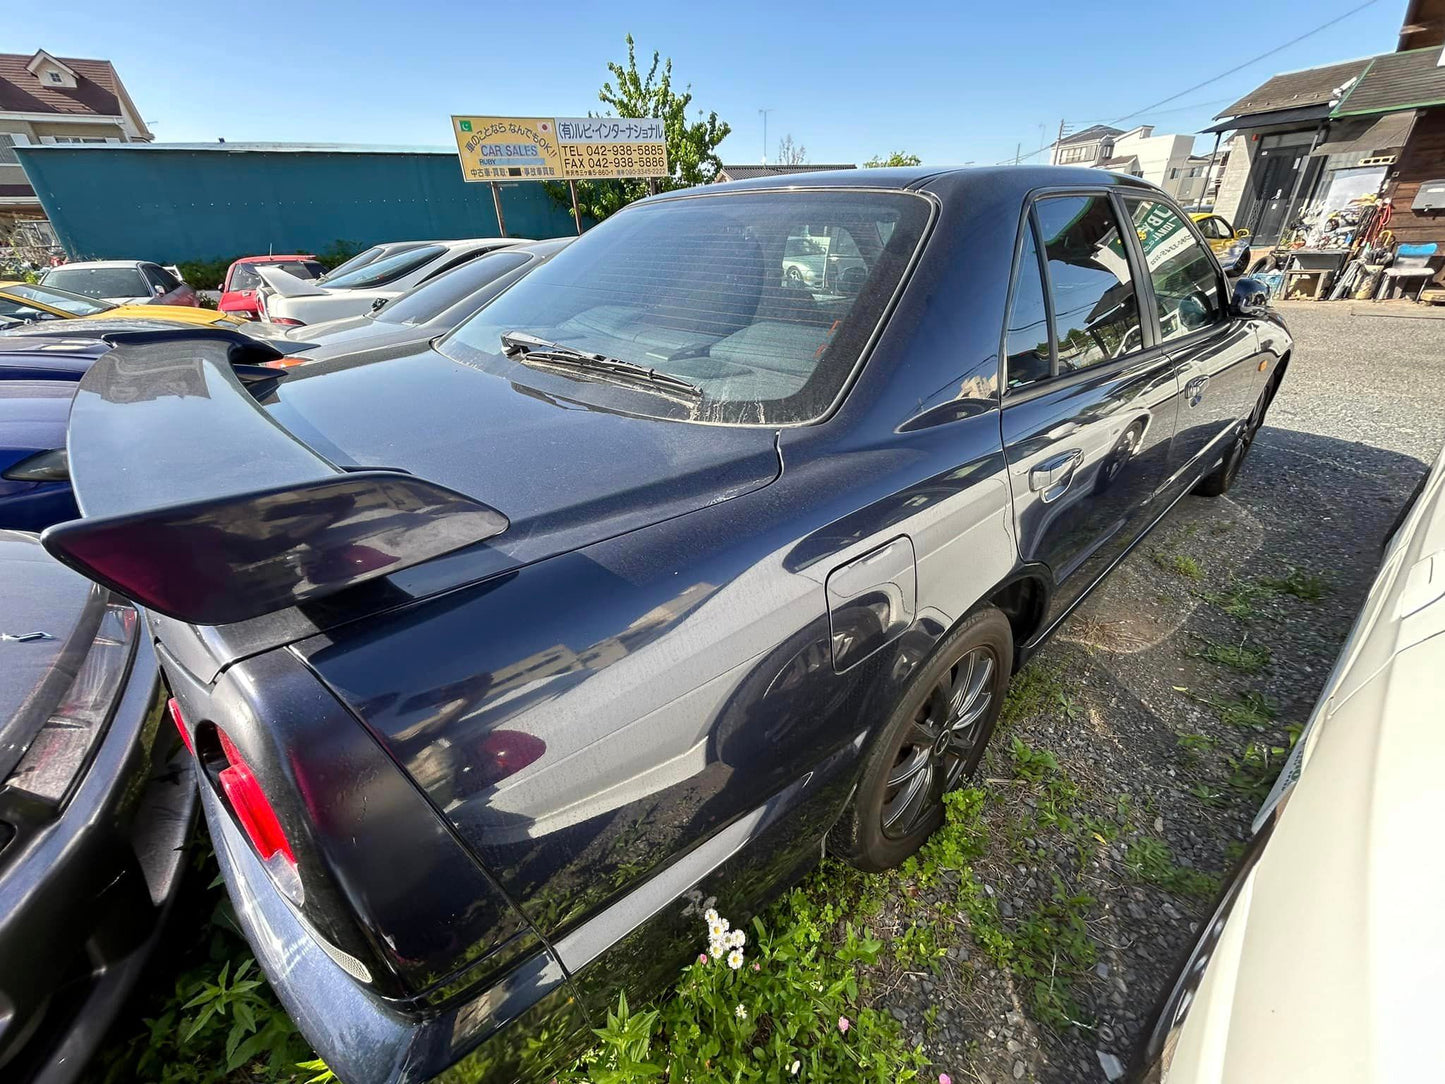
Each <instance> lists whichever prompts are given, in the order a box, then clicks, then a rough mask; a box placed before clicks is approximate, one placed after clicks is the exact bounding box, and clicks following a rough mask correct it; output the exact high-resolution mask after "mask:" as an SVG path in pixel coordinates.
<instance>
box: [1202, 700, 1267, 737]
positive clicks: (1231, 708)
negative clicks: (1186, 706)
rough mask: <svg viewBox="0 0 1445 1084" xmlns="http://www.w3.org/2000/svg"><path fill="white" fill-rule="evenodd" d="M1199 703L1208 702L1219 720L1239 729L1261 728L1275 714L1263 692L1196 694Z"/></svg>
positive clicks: (1265, 725)
mask: <svg viewBox="0 0 1445 1084" xmlns="http://www.w3.org/2000/svg"><path fill="white" fill-rule="evenodd" d="M1195 699H1196V700H1198V701H1199V702H1200V703H1201V704H1208V705H1209V707H1211V708H1212V709H1214V714H1215V715H1217V716H1219V721H1220V722H1221V723H1225V724H1226V725H1228V726H1234V727H1239V728H1240V729H1241V730H1263V729H1265V728H1266V727H1267V726H1269V724H1270V723H1271V722H1273V721H1274V717H1275V715H1276V714H1277V712H1276V711H1275V706H1274V702H1273V701H1272V700H1270V699H1269V697H1267V696H1265V695H1264V694H1263V693H1256V692H1246V693H1241V694H1240V695H1239V696H1235V697H1228V698H1226V697H1219V696H1196V697H1195Z"/></svg>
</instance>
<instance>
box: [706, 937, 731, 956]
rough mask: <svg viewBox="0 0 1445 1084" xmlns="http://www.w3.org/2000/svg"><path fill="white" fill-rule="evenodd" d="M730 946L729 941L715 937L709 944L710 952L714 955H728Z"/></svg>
mask: <svg viewBox="0 0 1445 1084" xmlns="http://www.w3.org/2000/svg"><path fill="white" fill-rule="evenodd" d="M728 948H729V946H728V943H727V942H726V941H723V940H722V939H721V938H714V939H713V940H711V941H709V942H708V944H707V950H708V953H709V954H710V955H712V956H718V957H722V956H726V955H727V951H728Z"/></svg>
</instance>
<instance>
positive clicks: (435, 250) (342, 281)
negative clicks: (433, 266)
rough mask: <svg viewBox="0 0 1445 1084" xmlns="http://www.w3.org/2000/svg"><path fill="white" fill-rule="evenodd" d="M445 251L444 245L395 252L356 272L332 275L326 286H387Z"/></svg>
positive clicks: (358, 287) (340, 287)
mask: <svg viewBox="0 0 1445 1084" xmlns="http://www.w3.org/2000/svg"><path fill="white" fill-rule="evenodd" d="M445 251H446V247H445V246H443V245H427V246H426V247H425V248H417V249H411V250H409V251H407V252H394V253H392V254H391V255H390V256H386V257H384V258H382V259H380V260H377V261H376V262H375V263H369V264H366V265H365V266H364V267H358V268H357V269H356V270H355V271H348V272H347V273H346V274H344V275H332V276H331V277H329V278H327V280H326V285H327V286H330V287H332V288H334V289H337V290H358V289H364V288H366V287H368V286H385V285H386V284H387V283H388V282H392V281H393V280H395V279H399V278H401V276H402V275H406V274H410V273H411V272H412V271H415V270H416V269H417V268H418V267H421V266H422V265H423V264H426V263H430V262H431V261H432V260H434V259H436V258H437V257H438V256H440V255H441V254H442V253H443V252H445Z"/></svg>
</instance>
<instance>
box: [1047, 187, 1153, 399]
mask: <svg viewBox="0 0 1445 1084" xmlns="http://www.w3.org/2000/svg"><path fill="white" fill-rule="evenodd" d="M1036 210H1037V214H1038V221H1039V230H1040V234H1041V238H1042V241H1043V246H1044V255H1045V258H1046V259H1047V260H1048V265H1049V289H1050V296H1051V297H1052V299H1053V303H1054V336H1055V340H1056V341H1057V343H1058V350H1059V371H1060V372H1068V371H1072V370H1074V369H1086V368H1088V367H1089V366H1091V365H1098V364H1100V363H1102V362H1107V361H1111V360H1113V359H1114V358H1119V357H1123V356H1124V355H1125V354H1127V353H1129V352H1130V351H1133V350H1137V349H1139V347H1140V346H1141V345H1142V341H1141V332H1140V329H1139V302H1138V298H1137V297H1136V296H1135V294H1134V284H1133V281H1132V280H1131V279H1130V277H1129V260H1128V258H1127V257H1126V255H1125V251H1124V242H1123V239H1122V237H1120V234H1119V224H1118V222H1117V221H1116V220H1115V218H1114V209H1113V207H1112V205H1111V204H1110V202H1109V199H1108V197H1107V196H1062V197H1054V198H1052V199H1044V200H1040V201H1039V202H1038V204H1037V205H1036Z"/></svg>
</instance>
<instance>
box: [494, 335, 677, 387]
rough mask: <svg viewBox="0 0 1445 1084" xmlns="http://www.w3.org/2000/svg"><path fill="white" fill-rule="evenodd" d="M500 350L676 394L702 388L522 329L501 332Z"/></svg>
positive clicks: (667, 374) (509, 355)
mask: <svg viewBox="0 0 1445 1084" xmlns="http://www.w3.org/2000/svg"><path fill="white" fill-rule="evenodd" d="M502 353H504V354H506V355H507V356H508V357H509V358H511V357H521V358H525V359H526V360H528V361H540V362H544V363H547V364H550V365H572V366H576V367H577V368H579V369H586V370H588V371H589V372H597V373H610V374H612V375H614V376H620V377H625V378H626V379H628V380H638V381H642V382H644V383H647V384H652V385H654V386H655V387H657V388H659V389H665V390H666V391H670V392H673V393H676V394H681V395H690V396H696V397H698V398H701V397H702V388H700V387H698V385H696V384H694V383H693V382H692V381H690V380H684V379H683V378H682V377H680V376H673V375H672V374H671V373H662V372H658V371H657V370H656V369H653V368H649V367H648V366H646V365H638V364H636V363H634V362H631V361H623V360H622V359H621V358H610V357H608V356H607V355H606V354H589V353H587V352H586V351H585V350H578V349H576V348H574V347H571V346H563V345H562V344H560V343H554V342H548V341H547V340H546V339H540V338H538V337H537V336H535V335H528V334H527V333H526V332H525V331H507V332H504V333H503V334H502Z"/></svg>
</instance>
